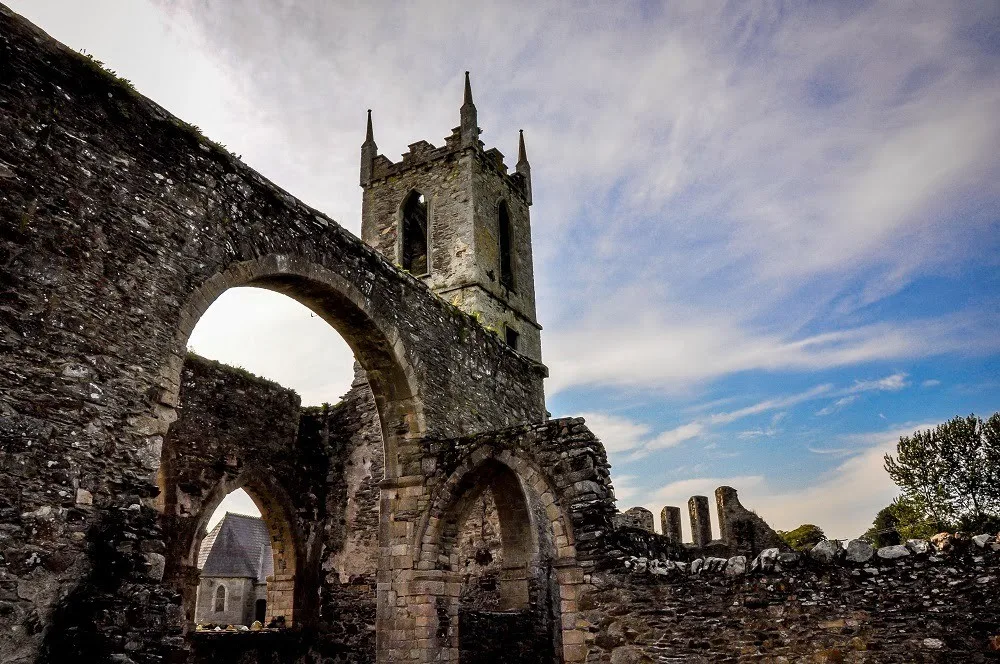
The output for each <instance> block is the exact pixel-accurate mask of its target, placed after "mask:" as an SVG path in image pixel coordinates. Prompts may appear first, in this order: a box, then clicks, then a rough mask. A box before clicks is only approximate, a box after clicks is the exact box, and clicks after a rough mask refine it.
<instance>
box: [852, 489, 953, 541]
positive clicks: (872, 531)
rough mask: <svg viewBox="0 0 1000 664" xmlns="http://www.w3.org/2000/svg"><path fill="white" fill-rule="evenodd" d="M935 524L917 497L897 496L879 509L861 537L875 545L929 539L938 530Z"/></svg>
mask: <svg viewBox="0 0 1000 664" xmlns="http://www.w3.org/2000/svg"><path fill="white" fill-rule="evenodd" d="M937 526H938V524H937V523H936V522H935V521H933V520H932V519H931V517H930V515H929V511H928V509H927V506H926V505H924V504H923V503H922V502H921V501H920V500H919V499H917V498H910V497H907V496H899V497H897V498H896V499H895V500H893V501H892V502H891V503H890V504H888V505H886V506H885V507H883V508H882V509H881V510H879V513H878V514H877V515H875V521H874V522H873V523H872V527H871V528H869V529H868V531H867V532H865V534H864V535H862V537H863V538H864V539H866V540H868V541H869V542H871V543H872V545H873V546H876V547H882V546H891V545H893V544H902V543H903V542H905V541H906V540H908V539H915V538H918V539H929V538H931V537H932V536H934V535H935V534H937V533H938V532H940V530H939V529H938V527H937Z"/></svg>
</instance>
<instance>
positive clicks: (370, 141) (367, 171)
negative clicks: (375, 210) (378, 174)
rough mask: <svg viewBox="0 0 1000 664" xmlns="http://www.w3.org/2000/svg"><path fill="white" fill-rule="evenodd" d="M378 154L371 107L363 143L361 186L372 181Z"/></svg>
mask: <svg viewBox="0 0 1000 664" xmlns="http://www.w3.org/2000/svg"><path fill="white" fill-rule="evenodd" d="M377 155H378V146H377V145H375V132H374V131H372V109H370V108H369V109H368V130H367V132H366V133H365V142H364V143H362V144H361V186H364V185H367V184H370V183H371V181H372V169H373V168H374V165H375V157H376V156H377Z"/></svg>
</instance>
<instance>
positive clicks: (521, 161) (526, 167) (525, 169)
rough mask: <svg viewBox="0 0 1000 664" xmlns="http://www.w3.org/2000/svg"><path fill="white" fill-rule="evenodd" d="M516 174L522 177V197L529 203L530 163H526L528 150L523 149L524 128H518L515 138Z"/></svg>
mask: <svg viewBox="0 0 1000 664" xmlns="http://www.w3.org/2000/svg"><path fill="white" fill-rule="evenodd" d="M516 171H517V174H518V175H520V176H521V177H522V178H524V197H525V198H526V199H527V201H528V205H531V165H530V164H529V163H528V151H527V150H525V149H524V130H523V129H519V130H518V138H517V166H516Z"/></svg>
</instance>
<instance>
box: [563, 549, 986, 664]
mask: <svg viewBox="0 0 1000 664" xmlns="http://www.w3.org/2000/svg"><path fill="white" fill-rule="evenodd" d="M987 537H988V536H987ZM987 537H983V538H979V543H973V542H971V541H969V540H968V539H966V540H965V543H964V546H960V547H957V548H951V549H948V548H947V547H945V550H938V549H936V548H934V547H933V546H931V545H930V544H929V543H927V542H924V541H911V542H910V543H909V544H908V545H907V546H901V547H887V549H892V550H891V551H887V550H881V549H880V550H879V551H878V552H875V551H874V550H872V549H871V547H870V546H868V547H867V550H865V547H864V546H862V545H861V544H860V541H858V542H852V546H851V547H850V549H849V550H848V551H847V552H845V551H843V550H841V549H840V547H839V544H837V545H832V544H829V543H824V546H823V547H820V550H819V551H817V552H814V553H813V552H811V553H810V554H800V553H795V552H779V551H778V550H777V549H766V550H765V551H763V552H762V553H761V554H760V555H759V556H757V557H756V558H753V559H748V558H746V557H745V556H734V557H732V558H729V559H726V558H716V557H707V558H706V557H696V558H693V559H692V560H689V561H671V560H665V559H662V558H647V557H636V556H624V557H619V558H617V561H616V564H615V565H612V566H611V567H610V568H609V569H607V570H604V571H601V572H597V573H595V574H593V575H592V576H591V578H590V591H589V592H588V593H587V594H586V596H585V598H584V599H583V600H582V602H581V605H582V608H583V615H584V616H585V617H586V619H587V620H588V622H589V623H590V624H591V630H592V641H591V646H592V647H591V650H590V652H589V654H588V659H587V661H588V662H593V663H595V664H596V663H598V662H601V663H608V662H612V663H622V662H664V663H665V662H689V663H694V664H702V663H704V664H709V663H711V664H714V663H716V662H774V663H779V662H782V663H784V662H788V663H792V662H803V663H804V662H810V663H812V662H818V663H830V664H834V663H837V664H839V663H860V662H880V663H882V662H893V663H899V664H904V663H906V664H910V663H914V662H935V663H941V664H944V663H949V664H951V663H955V662H963V663H964V662H969V663H974V662H992V661H997V659H998V657H1000V653H998V651H1000V619H998V616H1000V596H998V594H997V592H996V589H997V584H998V583H1000V540H998V539H997V538H992V537H989V538H988V539H987ZM980 544H981V545H980Z"/></svg>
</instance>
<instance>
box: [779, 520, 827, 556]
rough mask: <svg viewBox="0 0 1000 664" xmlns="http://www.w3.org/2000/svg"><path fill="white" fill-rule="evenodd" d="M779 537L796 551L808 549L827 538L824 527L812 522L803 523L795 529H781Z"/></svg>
mask: <svg viewBox="0 0 1000 664" xmlns="http://www.w3.org/2000/svg"><path fill="white" fill-rule="evenodd" d="M778 537H780V538H781V539H782V540H784V542H785V544H787V545H788V546H790V547H792V548H793V549H795V550H796V551H808V550H809V549H811V548H812V547H814V546H816V545H817V544H819V543H820V542H822V541H823V540H825V539H826V535H825V534H823V529H822V528H820V527H819V526H814V525H813V524H811V523H803V524H802V525H801V526H799V527H798V528H796V529H795V530H788V531H785V530H779V531H778Z"/></svg>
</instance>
